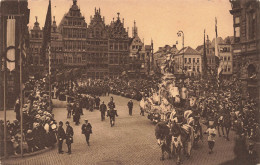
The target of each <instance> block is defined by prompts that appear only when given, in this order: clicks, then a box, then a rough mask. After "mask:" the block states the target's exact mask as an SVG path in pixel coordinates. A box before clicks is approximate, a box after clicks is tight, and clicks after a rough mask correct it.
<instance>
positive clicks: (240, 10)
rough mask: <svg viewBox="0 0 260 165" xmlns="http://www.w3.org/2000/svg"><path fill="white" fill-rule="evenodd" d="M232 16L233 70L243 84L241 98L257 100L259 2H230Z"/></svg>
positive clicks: (259, 36)
mask: <svg viewBox="0 0 260 165" xmlns="http://www.w3.org/2000/svg"><path fill="white" fill-rule="evenodd" d="M230 3H231V7H232V9H231V10H230V13H231V14H232V15H233V27H234V43H233V44H232V50H233V59H234V68H236V70H235V72H236V73H237V74H236V75H237V76H238V78H239V79H240V80H241V81H242V83H243V85H242V86H243V87H242V88H243V89H242V91H243V97H246V96H247V93H248V94H249V96H250V97H252V98H257V97H258V98H259V93H260V91H259V68H260V66H259V65H260V61H259V53H260V50H259V49H260V42H259V40H260V12H259V8H260V2H259V0H230Z"/></svg>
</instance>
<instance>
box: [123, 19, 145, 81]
mask: <svg viewBox="0 0 260 165" xmlns="http://www.w3.org/2000/svg"><path fill="white" fill-rule="evenodd" d="M132 33H133V34H132V38H131V40H130V47H129V50H130V57H129V69H128V73H129V75H130V76H131V77H136V76H137V75H139V76H144V75H145V74H146V72H147V64H146V60H147V59H146V49H145V45H144V43H143V42H142V40H141V39H140V37H139V36H138V28H137V27H136V22H135V21H134V27H133V29H132ZM147 49H148V48H147Z"/></svg>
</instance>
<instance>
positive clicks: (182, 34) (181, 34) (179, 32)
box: [176, 30, 184, 79]
mask: <svg viewBox="0 0 260 165" xmlns="http://www.w3.org/2000/svg"><path fill="white" fill-rule="evenodd" d="M177 35H178V37H181V36H182V51H183V54H182V75H183V79H184V33H183V31H181V30H179V31H178V33H177ZM176 43H178V42H176Z"/></svg>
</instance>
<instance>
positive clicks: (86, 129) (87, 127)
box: [81, 120, 92, 146]
mask: <svg viewBox="0 0 260 165" xmlns="http://www.w3.org/2000/svg"><path fill="white" fill-rule="evenodd" d="M81 131H82V134H84V135H85V137H86V142H87V144H88V146H89V138H90V134H92V126H91V124H90V123H89V122H88V120H85V123H84V124H82V127H81Z"/></svg>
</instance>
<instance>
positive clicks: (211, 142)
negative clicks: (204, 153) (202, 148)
mask: <svg viewBox="0 0 260 165" xmlns="http://www.w3.org/2000/svg"><path fill="white" fill-rule="evenodd" d="M206 133H208V146H209V154H212V153H213V148H214V145H215V137H216V134H217V131H216V129H215V128H214V126H213V124H211V125H210V126H209V128H208V129H207V131H206Z"/></svg>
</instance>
